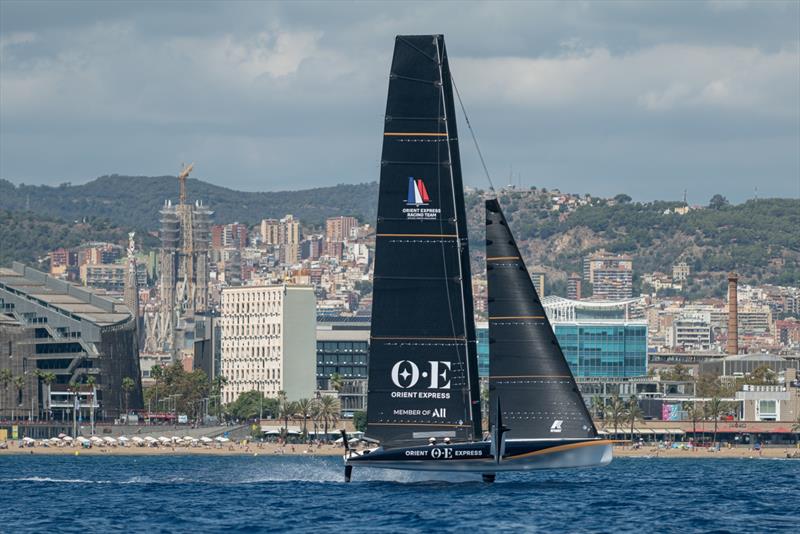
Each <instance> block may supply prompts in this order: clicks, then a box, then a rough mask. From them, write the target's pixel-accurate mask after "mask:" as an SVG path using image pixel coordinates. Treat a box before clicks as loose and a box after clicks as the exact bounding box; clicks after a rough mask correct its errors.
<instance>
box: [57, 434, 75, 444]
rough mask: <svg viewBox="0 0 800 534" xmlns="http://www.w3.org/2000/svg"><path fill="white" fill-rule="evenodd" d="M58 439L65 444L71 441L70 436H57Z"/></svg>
mask: <svg viewBox="0 0 800 534" xmlns="http://www.w3.org/2000/svg"><path fill="white" fill-rule="evenodd" d="M59 437H60V438H61V439H63V440H64V441H66V442H67V443H69V442H70V441H72V436H61V435H59Z"/></svg>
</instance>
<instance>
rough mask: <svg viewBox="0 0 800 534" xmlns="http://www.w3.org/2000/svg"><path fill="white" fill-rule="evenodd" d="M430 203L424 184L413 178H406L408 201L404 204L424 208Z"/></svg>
mask: <svg viewBox="0 0 800 534" xmlns="http://www.w3.org/2000/svg"><path fill="white" fill-rule="evenodd" d="M430 201H431V198H430V197H429V196H428V190H427V189H425V182H423V181H422V180H414V177H412V176H409V177H408V199H407V200H406V204H410V205H413V206H425V205H427V204H428V203H429V202H430Z"/></svg>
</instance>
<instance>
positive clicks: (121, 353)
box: [0, 263, 142, 419]
mask: <svg viewBox="0 0 800 534" xmlns="http://www.w3.org/2000/svg"><path fill="white" fill-rule="evenodd" d="M4 370H8V371H6V372H5V373H4V374H5V375H6V376H8V372H10V375H11V376H12V377H22V379H21V380H22V381H23V382H24V385H23V384H20V385H22V387H21V388H19V387H16V386H15V385H14V384H13V383H11V384H0V386H3V387H2V388H0V418H3V419H8V418H11V417H12V415H13V417H14V418H15V419H21V418H23V417H24V418H25V419H36V418H53V419H62V418H66V417H68V416H69V414H70V413H71V410H72V409H73V406H74V395H73V394H72V393H71V392H70V391H69V385H70V383H75V384H86V383H87V381H88V382H91V380H89V378H90V377H93V380H94V384H95V385H94V390H95V391H96V395H94V396H92V395H91V394H89V395H86V394H85V391H86V389H87V388H86V387H84V388H82V390H81V393H80V394H79V406H80V408H81V412H82V413H81V415H82V416H86V417H88V411H89V410H88V408H89V403H90V402H93V403H94V405H95V416H96V417H97V418H98V419H110V418H116V417H118V416H119V415H120V414H122V413H124V409H125V406H126V405H127V406H128V408H129V409H131V410H134V409H140V408H142V387H141V379H140V372H139V349H138V344H137V340H136V321H135V319H134V316H133V315H132V314H131V313H130V311H129V310H128V308H127V307H126V306H125V305H124V304H123V303H121V302H118V301H114V300H110V299H108V298H104V297H101V296H99V295H97V294H95V293H93V292H91V291H88V290H86V289H85V288H81V287H79V286H76V285H73V284H70V283H67V282H64V281H62V280H58V279H56V278H53V277H51V276H49V275H46V274H44V273H42V272H40V271H37V270H35V269H31V268H28V267H25V266H24V265H22V264H21V263H14V265H13V267H12V268H11V269H8V268H0V372H3V371H4ZM46 373H52V375H54V379H53V380H52V381H50V380H49V379H47V378H45V374H46ZM126 377H129V378H131V379H132V380H133V382H134V387H133V388H132V389H131V390H129V391H124V390H123V387H122V383H123V380H124V379H125V378H126ZM48 382H50V383H48ZM88 389H89V390H90V391H91V389H92V388H91V387H89V388H88ZM92 397H94V398H92ZM84 403H86V405H85V406H84ZM84 408H85V411H84Z"/></svg>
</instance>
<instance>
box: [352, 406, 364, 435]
mask: <svg viewBox="0 0 800 534" xmlns="http://www.w3.org/2000/svg"><path fill="white" fill-rule="evenodd" d="M353 427H355V429H356V430H357V431H359V432H366V431H367V412H362V411H358V412H354V413H353Z"/></svg>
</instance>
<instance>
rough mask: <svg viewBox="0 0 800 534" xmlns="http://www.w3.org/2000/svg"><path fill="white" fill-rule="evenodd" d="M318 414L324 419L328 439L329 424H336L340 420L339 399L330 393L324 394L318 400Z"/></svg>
mask: <svg viewBox="0 0 800 534" xmlns="http://www.w3.org/2000/svg"><path fill="white" fill-rule="evenodd" d="M316 404H317V406H316V416H317V417H318V418H319V420H320V421H322V424H323V428H324V431H325V439H326V440H327V439H328V425H329V424H336V422H337V421H338V420H339V411H340V408H339V400H338V399H335V398H334V397H331V396H329V395H323V396H322V397H320V398H319V399H317V400H316Z"/></svg>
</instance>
